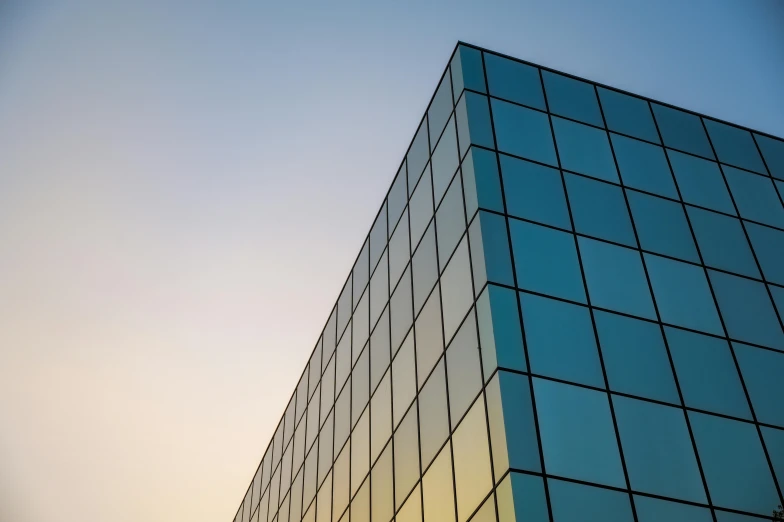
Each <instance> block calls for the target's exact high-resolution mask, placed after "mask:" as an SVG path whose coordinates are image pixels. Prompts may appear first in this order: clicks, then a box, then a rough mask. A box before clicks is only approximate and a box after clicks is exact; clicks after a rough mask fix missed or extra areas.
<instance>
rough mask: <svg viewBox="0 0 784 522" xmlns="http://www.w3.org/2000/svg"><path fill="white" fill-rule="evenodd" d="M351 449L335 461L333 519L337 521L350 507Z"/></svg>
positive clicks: (343, 452)
mask: <svg viewBox="0 0 784 522" xmlns="http://www.w3.org/2000/svg"><path fill="white" fill-rule="evenodd" d="M350 452H351V448H350V447H348V446H346V448H345V449H344V450H343V451H342V452H341V453H340V455H338V457H337V459H336V460H335V468H334V470H333V473H332V519H333V520H337V519H338V517H339V516H340V515H341V513H343V511H344V510H345V509H346V507H348V501H349V495H350V494H351V491H350V490H349V479H350V477H351V467H350V462H349V454H350Z"/></svg>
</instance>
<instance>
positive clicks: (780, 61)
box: [0, 0, 784, 522]
mask: <svg viewBox="0 0 784 522" xmlns="http://www.w3.org/2000/svg"><path fill="white" fill-rule="evenodd" d="M120 4H124V5H120ZM458 39H461V40H464V41H467V42H471V43H475V44H477V45H481V46H485V47H489V48H492V49H494V50H497V51H500V52H504V53H507V54H511V55H514V56H518V57H520V58H525V59H528V60H531V61H533V62H536V63H540V64H543V65H547V66H550V67H553V68H556V69H560V70H563V71H567V72H570V73H573V74H577V75H580V76H584V77H586V78H589V79H592V80H596V81H599V82H603V83H607V84H610V85H614V86H617V87H620V88H624V89H627V90H630V91H633V92H637V93H639V94H643V95H646V96H650V97H653V98H656V99H659V100H662V101H665V102H669V103H673V104H676V105H681V106H684V107H688V108H691V109H694V110H697V111H700V112H704V113H706V114H709V115H713V116H716V117H719V118H722V119H726V120H729V121H732V122H736V123H739V124H742V125H746V126H750V127H752V128H755V129H759V130H762V131H766V132H769V133H772V134H775V135H778V136H784V96H782V92H783V91H782V89H784V87H782V86H784V4H782V3H781V2H780V0H769V1H764V0H737V1H718V0H690V1H688V2H683V1H680V0H670V1H662V0H657V1H655V2H642V1H629V0H617V1H590V2H589V1H580V0H574V1H561V2H549V1H544V0H540V1H517V2H508V3H505V2H478V1H473V2H457V1H453V2H432V1H428V2H424V1H420V2H405V1H404V2H383V5H382V3H381V2H359V1H356V2H303V1H292V2H267V1H264V0H255V1H193V2H191V1H168V2H159V1H153V0H142V1H138V2H103V1H95V2H86V1H77V0H73V1H59V2H58V1H49V2H33V1H30V2H28V1H22V0H20V1H18V2H12V1H5V2H0V248H2V253H0V424H1V425H2V428H0V463H2V464H1V465H0V520H3V521H14V522H38V521H50V520H58V521H62V522H70V521H79V522H106V521H112V522H115V521H117V522H124V521H129V522H139V521H145V522H156V521H161V522H163V521H166V522H171V521H178V520H188V521H189V522H201V521H216V520H225V521H230V520H231V518H232V517H233V515H234V511H235V509H236V508H237V506H238V504H239V502H240V500H241V498H242V495H243V493H244V489H245V487H246V486H247V484H248V482H249V480H250V479H251V478H252V476H253V473H254V470H255V466H256V464H257V463H258V461H259V459H260V457H261V455H262V452H263V450H264V448H265V446H266V444H267V442H268V440H269V438H270V436H271V434H272V432H273V430H274V427H275V424H276V423H277V421H278V419H279V417H280V415H281V413H282V412H283V409H284V407H285V403H286V401H287V400H288V397H289V395H290V393H291V392H292V390H293V389H294V386H295V384H296V381H297V378H298V376H299V373H300V371H301V370H302V368H303V367H304V365H305V363H306V361H307V358H308V355H309V353H310V351H311V349H312V348H313V345H314V343H315V341H316V339H317V337H318V334H319V332H320V330H321V328H322V327H323V324H324V322H325V321H326V319H327V316H328V313H329V310H330V308H331V306H332V304H333V302H334V301H335V299H336V297H337V295H338V292H339V290H340V287H341V285H342V283H343V281H344V279H345V277H346V275H347V273H348V271H349V269H350V266H351V264H352V263H353V260H354V258H355V256H356V254H357V252H358V250H359V247H360V246H361V244H362V241H363V238H364V235H365V234H366V233H367V231H368V229H369V227H370V224H371V221H372V219H373V216H374V215H375V213H376V211H377V209H378V207H379V205H380V203H381V200H382V198H383V196H384V194H385V192H386V189H387V187H388V186H389V184H390V183H391V180H392V177H393V176H394V173H395V170H396V168H397V166H398V165H399V163H400V160H401V159H402V157H403V155H404V153H405V149H406V147H407V145H408V143H409V140H410V139H411V137H412V136H413V134H414V131H415V129H416V125H417V124H418V122H419V119H420V117H421V115H422V113H423V112H424V109H425V107H426V104H427V101H428V100H429V99H430V96H431V94H432V92H433V90H434V89H435V87H436V84H437V81H438V78H439V75H440V74H441V71H442V70H443V68H444V66H445V64H446V61H447V59H448V58H449V54H450V53H451V51H452V49H453V47H454V45H455V42H456V41H457V40H458Z"/></svg>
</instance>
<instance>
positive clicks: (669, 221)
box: [626, 190, 700, 263]
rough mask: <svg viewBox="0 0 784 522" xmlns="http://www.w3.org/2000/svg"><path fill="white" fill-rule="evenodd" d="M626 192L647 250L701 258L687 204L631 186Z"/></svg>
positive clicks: (693, 260)
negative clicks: (690, 226) (691, 228)
mask: <svg viewBox="0 0 784 522" xmlns="http://www.w3.org/2000/svg"><path fill="white" fill-rule="evenodd" d="M626 194H627V196H628V198H629V206H630V207H631V210H632V217H633V218H634V225H635V227H636V229H637V234H638V235H639V238H640V245H641V246H642V248H643V250H650V251H651V252H656V253H657V254H663V255H666V256H671V257H677V258H680V259H685V260H686V261H692V262H694V263H699V262H700V257H699V255H697V249H696V248H695V247H694V240H693V239H692V237H691V230H690V229H689V223H688V222H687V221H686V214H685V213H684V212H683V205H681V204H680V203H675V202H673V201H668V200H666V199H662V198H657V197H653V196H647V195H645V194H641V193H639V192H633V191H631V190H630V191H627V193H626Z"/></svg>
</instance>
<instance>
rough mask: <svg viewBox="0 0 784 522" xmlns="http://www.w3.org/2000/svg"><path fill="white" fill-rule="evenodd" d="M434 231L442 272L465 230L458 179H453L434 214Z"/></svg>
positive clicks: (461, 191) (461, 194) (461, 195)
mask: <svg viewBox="0 0 784 522" xmlns="http://www.w3.org/2000/svg"><path fill="white" fill-rule="evenodd" d="M436 229H437V231H438V238H437V241H438V263H439V269H440V271H442V272H443V270H444V267H445V266H446V263H447V261H448V260H449V257H450V256H451V255H452V252H454V251H455V248H456V247H457V243H458V242H459V241H460V238H461V237H462V236H463V232H465V229H466V222H465V212H464V210H463V188H462V186H461V185H460V177H459V176H458V177H455V179H454V181H453V182H452V184H451V185H450V186H449V190H447V193H446V196H444V200H443V201H442V202H441V206H440V207H438V211H437V212H436Z"/></svg>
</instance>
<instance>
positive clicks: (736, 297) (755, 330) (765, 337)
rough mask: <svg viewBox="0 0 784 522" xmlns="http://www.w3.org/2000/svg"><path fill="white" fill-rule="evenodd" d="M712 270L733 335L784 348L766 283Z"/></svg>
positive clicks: (725, 316)
mask: <svg viewBox="0 0 784 522" xmlns="http://www.w3.org/2000/svg"><path fill="white" fill-rule="evenodd" d="M708 273H709V274H710V280H711V283H712V284H713V290H714V292H715V293H716V300H717V301H718V302H719V310H720V311H721V315H722V317H723V318H724V324H725V325H726V326H727V332H728V333H729V336H730V337H731V338H733V339H738V340H740V341H746V342H750V343H754V344H761V345H763V346H769V347H771V348H776V349H779V350H784V333H782V331H781V324H780V323H779V321H778V319H777V318H776V312H775V311H774V309H773V305H772V303H771V302H770V297H768V293H767V292H766V291H765V285H763V284H762V283H758V282H756V281H750V280H748V279H743V278H741V277H736V276H733V275H729V274H724V273H722V272H714V271H713V270H709V271H708Z"/></svg>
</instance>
